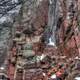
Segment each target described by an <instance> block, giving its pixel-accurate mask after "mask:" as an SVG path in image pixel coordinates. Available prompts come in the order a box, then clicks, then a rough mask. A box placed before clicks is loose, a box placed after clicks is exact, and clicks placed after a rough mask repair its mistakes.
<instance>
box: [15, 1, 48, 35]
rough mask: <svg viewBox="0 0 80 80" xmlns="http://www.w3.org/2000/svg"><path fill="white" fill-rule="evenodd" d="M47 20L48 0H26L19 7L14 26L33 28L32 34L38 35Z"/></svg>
mask: <svg viewBox="0 0 80 80" xmlns="http://www.w3.org/2000/svg"><path fill="white" fill-rule="evenodd" d="M47 20H48V0H42V1H39V0H37V1H35V0H31V1H30V0H27V1H26V2H25V3H24V4H23V5H22V7H21V10H20V14H19V16H18V21H17V22H18V24H17V25H16V27H18V28H20V27H21V29H22V28H23V30H25V29H28V28H34V30H35V31H34V32H33V34H35V35H40V34H41V33H42V32H43V31H44V28H45V26H46V25H47Z"/></svg>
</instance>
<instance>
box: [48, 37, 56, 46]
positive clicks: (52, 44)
mask: <svg viewBox="0 0 80 80" xmlns="http://www.w3.org/2000/svg"><path fill="white" fill-rule="evenodd" d="M48 45H51V46H55V43H54V42H52V40H51V38H49V43H48Z"/></svg>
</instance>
